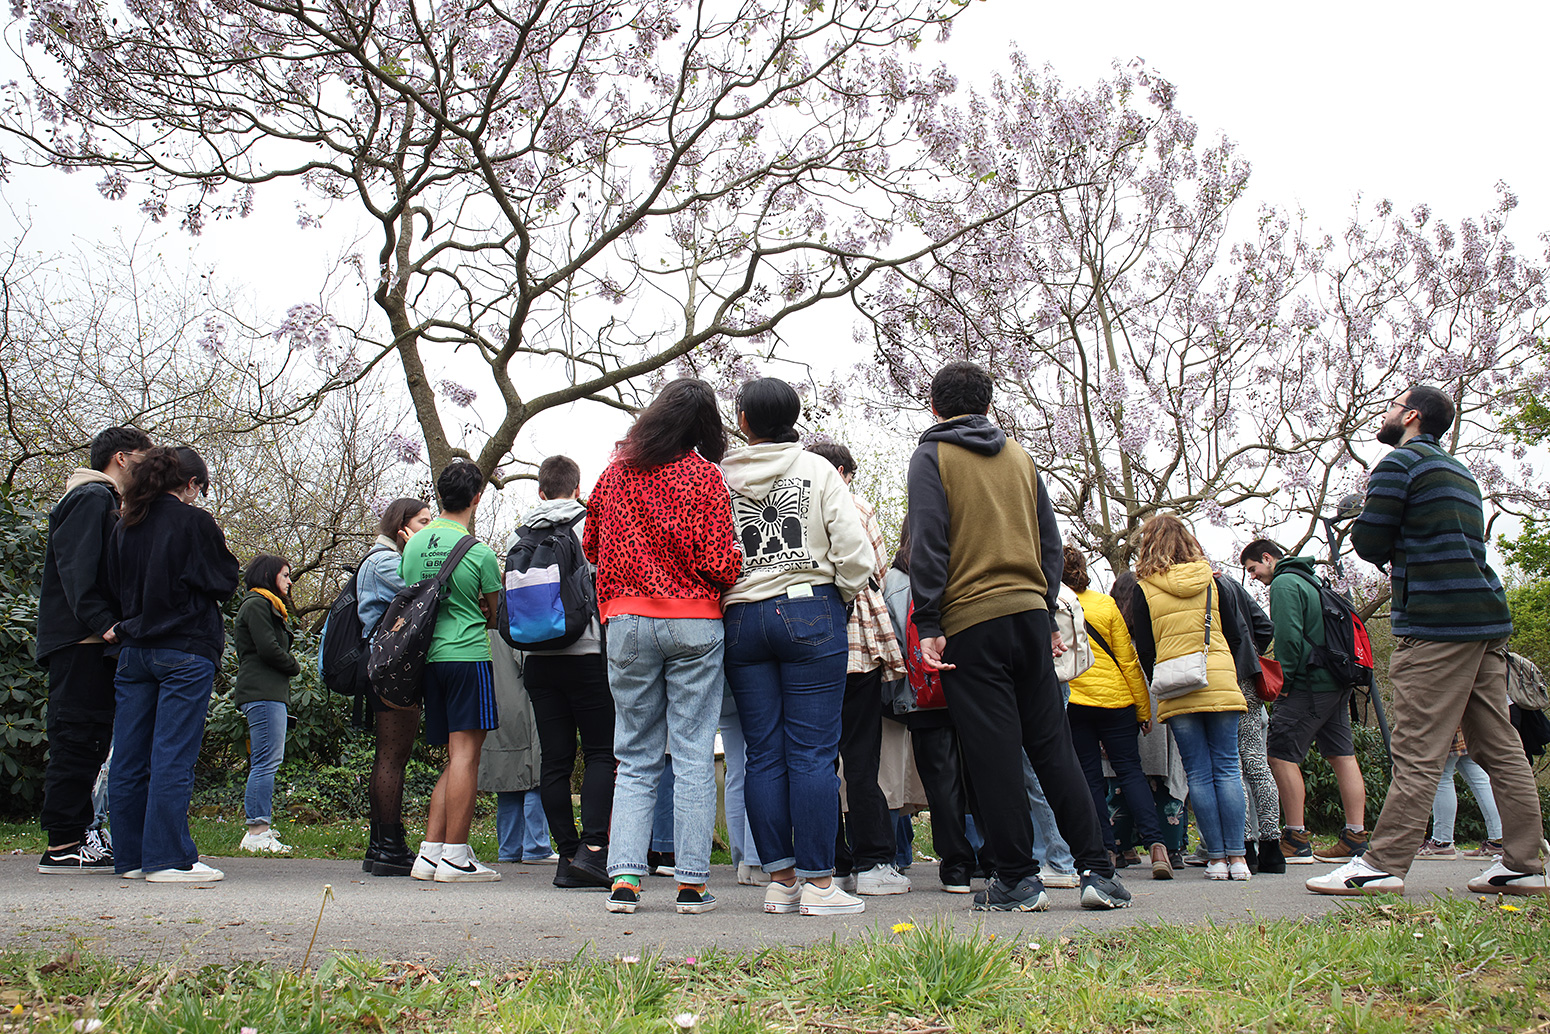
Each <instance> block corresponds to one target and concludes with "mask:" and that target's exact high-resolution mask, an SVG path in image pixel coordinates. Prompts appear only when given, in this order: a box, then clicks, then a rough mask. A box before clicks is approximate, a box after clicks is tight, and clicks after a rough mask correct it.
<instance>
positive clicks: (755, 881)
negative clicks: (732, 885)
mask: <svg viewBox="0 0 1550 1034" xmlns="http://www.w3.org/2000/svg"><path fill="white" fill-rule="evenodd" d="M737 882H738V884H739V885H740V886H744V887H768V886H769V885H770V874H769V873H767V872H765V871H764V870H763V869H762V868H761V867H759V866H757V865H749V864H748V863H747V862H739V863H737Z"/></svg>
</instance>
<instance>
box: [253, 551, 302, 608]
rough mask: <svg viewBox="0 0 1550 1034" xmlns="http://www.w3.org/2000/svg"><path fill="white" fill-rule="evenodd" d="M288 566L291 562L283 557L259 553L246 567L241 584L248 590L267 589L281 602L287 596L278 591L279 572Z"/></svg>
mask: <svg viewBox="0 0 1550 1034" xmlns="http://www.w3.org/2000/svg"><path fill="white" fill-rule="evenodd" d="M290 566H291V562H290V561H289V560H287V559H285V558H284V557H283V556H275V555H274V554H273V553H260V554H259V555H258V556H256V557H254V558H253V562H252V563H251V564H249V565H248V569H247V573H246V574H244V575H243V576H242V584H243V585H246V586H247V587H248V588H249V589H268V590H269V591H270V592H272V593H274V594H275V595H276V596H278V597H280V598H281V599H282V600H283V599H285V598H286V596H287V595H288V594H287V593H283V592H281V591H280V572H281V571H283V570H285V569H286V568H287V567H290Z"/></svg>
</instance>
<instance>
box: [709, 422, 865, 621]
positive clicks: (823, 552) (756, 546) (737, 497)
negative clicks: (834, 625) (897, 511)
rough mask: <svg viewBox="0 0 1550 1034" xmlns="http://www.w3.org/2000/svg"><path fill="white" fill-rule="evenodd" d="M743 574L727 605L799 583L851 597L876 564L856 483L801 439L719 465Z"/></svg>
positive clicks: (748, 450) (740, 453) (750, 450)
mask: <svg viewBox="0 0 1550 1034" xmlns="http://www.w3.org/2000/svg"><path fill="white" fill-rule="evenodd" d="M721 470H722V473H724V474H725V475H726V479H727V486H728V487H729V488H731V489H732V518H733V520H734V521H735V522H736V525H737V537H738V540H739V541H740V542H741V543H742V547H743V574H742V577H740V578H739V579H738V580H737V584H736V585H734V586H732V588H731V589H730V590H729V591H728V592H727V594H726V596H724V597H723V598H722V603H723V605H725V606H731V605H732V604H734V603H755V602H758V601H759V600H768V599H773V598H774V597H776V596H782V595H785V594H786V593H787V592H788V591H789V590H791V589H792V588H794V587H796V586H798V585H804V584H805V585H831V584H832V585H834V586H835V587H836V588H838V589H839V591H840V597H841V599H843V600H845V602H847V603H848V602H850V601H851V600H852V599H854V598H855V596H856V593H858V592H860V591H861V590H862V588H863V587H864V586H865V585H866V583H867V579H869V578H871V577H872V574H873V568H874V567H875V566H876V564H877V561H876V559H875V557H874V554H873V552H872V543H871V542H869V541H868V540H867V535H866V530H865V529H864V528H863V527H862V524H861V515H860V514H859V513H858V512H856V503H855V500H854V499H853V498H852V497H851V494H850V486H848V485H846V484H845V480H844V478H842V477H840V472H839V471H837V470H835V469H834V464H832V463H830V462H829V461H828V460H826V459H824V458H823V457H822V456H818V455H815V454H813V453H811V452H807V451H806V450H804V449H803V448H802V446H801V445H800V444H799V443H797V442H766V443H765V444H763V445H749V446H746V447H745V448H742V449H736V450H734V451H732V452H730V453H728V454H727V457H726V459H724V460H722V462H721Z"/></svg>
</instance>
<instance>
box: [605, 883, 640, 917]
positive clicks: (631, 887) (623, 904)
mask: <svg viewBox="0 0 1550 1034" xmlns="http://www.w3.org/2000/svg"><path fill="white" fill-rule="evenodd" d="M603 905H604V907H606V908H607V909H608V911H610V912H623V913H624V914H625V915H630V914H632V913H633V912H634V911H635V910H636V909H637V908H639V907H640V888H639V887H637V886H636V885H635V884H633V883H631V882H630V881H629V880H616V881H615V882H614V889H613V891H612V892H611V893H610V894H609V895H608V900H607V901H605V902H603Z"/></svg>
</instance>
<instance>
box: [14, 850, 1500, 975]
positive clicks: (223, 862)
mask: <svg viewBox="0 0 1550 1034" xmlns="http://www.w3.org/2000/svg"><path fill="white" fill-rule="evenodd" d="M209 861H210V862H211V863H213V864H214V865H216V866H217V867H218V868H221V869H223V870H225V872H226V879H225V880H224V881H222V882H219V883H211V884H194V885H188V884H147V883H144V882H142V881H131V880H123V879H119V878H117V877H114V876H107V875H96V876H43V875H40V874H39V873H38V872H37V871H36V868H35V867H36V864H37V859H36V858H35V857H33V856H31V855H27V856H20V855H7V856H4V857H0V886H3V887H4V888H5V891H6V892H5V894H4V895H0V947H12V948H49V949H53V948H68V947H74V946H80V947H84V948H86V949H87V950H90V951H93V952H96V953H99V954H105V955H109V956H113V957H118V958H126V959H140V960H146V961H153V962H161V963H179V964H185V965H186V964H190V963H192V964H200V963H206V962H227V961H230V960H232V959H253V960H266V961H271V962H278V963H284V964H289V965H296V964H298V963H299V962H300V961H301V959H302V956H303V953H304V952H305V951H306V950H307V942H308V940H309V939H310V938H311V936H312V929H313V923H314V921H315V920H316V919H317V915H318V906H319V904H320V903H321V900H322V894H323V886H324V884H329V885H332V887H333V888H334V900H333V901H332V902H330V903H329V905H328V908H327V910H326V911H325V913H324V915H323V923H322V928H321V930H320V931H319V933H318V938H317V948H316V949H315V951H314V955H313V958H314V960H316V959H317V958H318V954H319V953H325V954H326V953H327V952H332V951H343V952H356V953H360V954H363V955H368V956H374V957H378V958H383V959H396V960H404V961H413V962H419V963H423V964H428V965H435V964H447V963H454V962H478V963H485V964H499V963H502V962H506V961H519V960H533V959H568V958H571V957H572V956H575V955H576V954H577V953H579V952H589V953H593V954H595V955H598V956H601V957H604V958H612V957H615V956H619V955H647V954H650V953H653V952H660V953H662V954H663V955H664V956H666V957H675V956H676V957H682V956H684V955H693V954H699V953H702V952H704V951H706V950H707V949H710V948H712V947H714V948H716V949H719V950H721V951H725V952H748V951H755V950H758V949H760V948H763V947H767V946H770V945H778V944H792V945H804V944H815V943H818V942H821V941H826V940H828V938H829V937H830V936H831V935H834V934H838V935H839V936H840V937H842V938H844V937H854V936H856V935H858V934H859V933H861V932H862V931H864V930H866V929H868V928H870V927H874V926H889V925H892V924H894V923H898V922H902V921H911V922H916V923H918V922H921V921H923V920H926V919H929V918H931V917H932V916H936V915H949V916H951V917H952V918H953V919H954V921H955V922H956V923H958V924H959V927H960V929H967V928H970V927H972V926H973V925H975V924H983V927H984V929H985V930H986V931H987V932H994V933H998V934H1001V935H1002V936H1016V937H1025V938H1027V939H1029V940H1038V939H1047V938H1049V937H1052V936H1055V935H1057V934H1067V935H1070V934H1074V933H1076V932H1078V931H1081V930H1092V931H1098V932H1105V931H1110V930H1116V929H1122V928H1123V927H1125V926H1127V925H1133V924H1137V923H1158V922H1167V923H1198V922H1213V923H1229V922H1254V921H1259V920H1261V919H1273V918H1281V917H1288V916H1296V917H1303V916H1309V917H1317V916H1322V915H1324V914H1326V913H1328V912H1330V911H1332V910H1334V909H1336V908H1338V907H1339V905H1340V903H1341V901H1342V899H1339V898H1332V897H1325V896H1320V895H1314V894H1309V893H1308V892H1307V891H1306V890H1305V889H1304V888H1303V881H1304V880H1305V879H1307V878H1308V877H1309V876H1313V875H1316V874H1321V873H1324V872H1328V871H1329V870H1330V869H1331V868H1332V867H1331V866H1328V865H1322V864H1315V865H1302V866H1292V867H1291V871H1290V872H1289V873H1288V874H1287V875H1285V876H1255V877H1254V878H1253V879H1252V880H1251V881H1249V882H1248V883H1216V882H1209V881H1207V880H1205V879H1204V878H1202V873H1203V872H1204V870H1202V869H1185V870H1184V871H1183V872H1180V873H1178V874H1177V877H1176V878H1175V879H1174V880H1172V881H1171V882H1161V881H1155V882H1154V881H1153V880H1151V879H1148V878H1144V877H1145V876H1147V875H1149V873H1147V872H1146V871H1145V870H1136V869H1130V870H1123V871H1122V873H1121V875H1122V877H1123V876H1124V874H1125V872H1132V873H1136V875H1135V876H1134V877H1131V878H1129V879H1126V880H1125V883H1126V885H1127V886H1128V887H1130V889H1131V892H1132V893H1133V894H1134V896H1135V904H1134V906H1133V907H1131V908H1129V909H1125V910H1122V911H1118V912H1085V911H1083V910H1082V909H1081V908H1080V907H1079V906H1078V904H1077V892H1076V891H1074V890H1051V891H1050V896H1051V898H1052V905H1051V908H1050V911H1048V912H1044V913H1037V914H1028V913H976V912H971V911H970V910H969V898H968V897H967V896H966V895H959V894H945V893H943V892H942V891H941V890H940V886H939V884H938V883H937V880H936V866H935V865H931V864H920V865H916V866H915V869H914V871H913V873H912V876H913V878H914V880H915V887H916V889H915V890H914V891H913V892H911V893H909V894H899V895H893V896H889V897H869V898H867V899H866V902H867V907H866V911H865V912H864V913H862V914H860V915H852V916H837V917H832V918H818V917H812V916H801V915H782V916H775V915H769V916H767V915H765V914H764V912H763V888H757V887H740V886H737V885H736V883H735V870H733V869H731V868H730V867H724V866H716V867H714V869H713V871H712V873H711V881H710V887H711V890H712V891H713V892H714V893H715V895H716V897H717V898H718V899H719V901H720V907H718V908H717V909H716V910H715V911H714V912H709V913H706V914H704V915H693V916H681V915H678V914H677V913H675V912H674V911H673V904H672V903H673V897H674V893H673V886H674V885H673V884H672V882H671V881H670V880H667V879H662V878H657V877H648V878H647V880H646V884H645V894H644V898H643V901H642V904H641V909H640V911H638V912H636V913H635V914H634V915H632V916H624V915H614V914H611V913H609V912H608V911H606V910H605V909H604V907H603V901H604V893H603V892H602V891H588V890H566V891H562V890H557V889H556V888H554V887H553V886H552V885H551V884H550V880H551V879H553V876H554V869H553V867H552V866H549V865H544V866H536V865H533V866H529V865H505V864H502V865H499V866H497V868H498V869H499V870H500V871H501V873H502V879H501V881H500V882H499V883H483V884H462V885H457V884H451V885H449V884H435V883H422V882H420V881H417V880H413V879H410V878H408V877H398V878H380V877H373V876H366V875H364V874H362V872H361V870H360V865H359V863H346V862H342V861H331V860H319V859H284V858H210V859H209ZM1480 869H1481V865H1480V864H1478V863H1472V862H1462V861H1460V862H1422V863H1417V865H1416V866H1415V868H1414V869H1413V870H1412V871H1411V874H1410V878H1409V879H1408V880H1407V890H1408V896H1409V897H1410V898H1411V899H1412V900H1419V899H1423V898H1425V897H1426V896H1428V895H1431V894H1448V893H1452V894H1456V895H1467V893H1468V892H1467V891H1466V890H1465V886H1464V885H1465V883H1466V881H1467V880H1468V879H1469V878H1470V877H1471V876H1473V875H1474V874H1476V873H1478V872H1479V871H1480Z"/></svg>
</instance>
